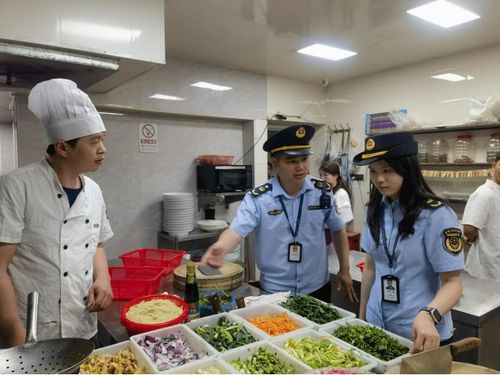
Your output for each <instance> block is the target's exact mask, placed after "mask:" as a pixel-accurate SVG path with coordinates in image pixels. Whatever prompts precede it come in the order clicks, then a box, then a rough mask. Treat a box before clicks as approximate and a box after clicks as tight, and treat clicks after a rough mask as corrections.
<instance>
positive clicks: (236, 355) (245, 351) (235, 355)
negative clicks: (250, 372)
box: [219, 341, 308, 374]
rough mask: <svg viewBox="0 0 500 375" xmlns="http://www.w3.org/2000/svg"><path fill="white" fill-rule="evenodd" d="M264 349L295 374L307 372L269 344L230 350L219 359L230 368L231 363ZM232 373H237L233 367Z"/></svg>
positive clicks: (305, 367)
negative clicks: (290, 368) (274, 355)
mask: <svg viewBox="0 0 500 375" xmlns="http://www.w3.org/2000/svg"><path fill="white" fill-rule="evenodd" d="M262 347H263V348H266V349H267V350H268V351H269V352H271V353H273V354H276V355H277V356H278V358H279V359H280V361H281V362H282V363H283V364H284V365H285V366H290V367H292V368H293V372H294V373H295V374H305V373H306V372H307V371H308V367H307V366H305V365H304V364H303V363H302V362H300V361H298V360H296V359H295V358H293V357H292V356H291V355H289V354H287V353H285V352H284V351H283V350H281V349H279V348H277V347H276V346H274V345H271V344H270V343H269V342H266V341H261V342H257V343H254V344H250V345H245V346H242V347H241V348H238V349H235V350H231V352H226V353H223V354H221V355H220V356H219V358H221V359H223V360H224V361H225V362H226V363H228V365H229V366H231V364H230V363H231V361H233V360H241V361H245V360H246V359H247V358H248V357H250V356H251V355H252V354H254V353H255V352H256V351H257V350H258V349H259V348H262ZM231 369H232V371H231V372H232V373H239V372H238V370H236V369H235V368H234V367H233V366H231Z"/></svg>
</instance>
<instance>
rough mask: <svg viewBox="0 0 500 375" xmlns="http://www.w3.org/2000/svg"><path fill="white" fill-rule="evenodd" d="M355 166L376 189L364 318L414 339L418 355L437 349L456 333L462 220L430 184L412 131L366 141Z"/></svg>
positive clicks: (367, 240)
mask: <svg viewBox="0 0 500 375" xmlns="http://www.w3.org/2000/svg"><path fill="white" fill-rule="evenodd" d="M353 164H354V165H368V169H369V171H370V181H371V183H372V184H373V186H372V188H371V191H370V200H369V202H368V208H367V213H366V219H365V226H364V229H363V234H362V236H361V248H362V249H363V250H364V251H365V252H366V253H367V254H366V258H365V269H364V271H363V278H362V281H361V301H360V309H359V317H360V318H361V319H366V320H367V321H368V322H370V323H372V324H375V325H377V326H379V327H381V328H384V329H386V330H388V331H391V332H394V333H396V334H398V335H400V336H403V337H406V338H407V339H410V340H411V339H413V352H420V351H424V350H429V349H434V348H437V347H439V345H440V344H441V345H442V344H444V343H446V342H447V341H448V342H449V341H450V340H451V338H452V336H453V321H452V317H451V313H450V310H451V308H452V307H453V306H455V304H456V303H457V302H458V301H459V300H460V297H461V295H462V284H461V276H460V273H461V271H462V269H463V268H464V257H463V252H462V231H461V230H460V225H459V223H458V220H457V216H456V214H455V212H454V211H453V210H452V209H451V208H450V207H449V206H447V205H446V204H444V203H443V201H442V200H441V199H440V198H438V197H437V196H436V195H435V194H434V193H433V192H432V190H431V189H430V187H429V185H427V183H426V182H425V179H424V177H423V176H422V171H421V169H420V165H419V163H418V160H417V142H415V140H414V139H413V135H412V134H411V133H410V132H399V133H389V134H380V135H375V136H373V137H368V138H366V140H365V151H363V152H361V153H360V154H358V155H356V156H355V157H354V161H353Z"/></svg>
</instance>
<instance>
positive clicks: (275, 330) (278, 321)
mask: <svg viewBox="0 0 500 375" xmlns="http://www.w3.org/2000/svg"><path fill="white" fill-rule="evenodd" d="M248 321H249V322H250V323H252V324H253V325H254V326H256V327H258V328H260V329H261V330H263V331H264V332H266V333H268V334H269V335H271V336H278V335H282V334H284V333H287V332H290V331H293V330H295V329H297V328H300V326H299V325H298V324H297V323H295V322H294V321H293V320H292V319H290V317H289V316H288V314H287V313H286V312H284V313H281V314H277V315H274V316H271V315H260V316H256V317H253V318H250V319H248Z"/></svg>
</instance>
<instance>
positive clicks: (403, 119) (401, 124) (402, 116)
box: [389, 109, 419, 131]
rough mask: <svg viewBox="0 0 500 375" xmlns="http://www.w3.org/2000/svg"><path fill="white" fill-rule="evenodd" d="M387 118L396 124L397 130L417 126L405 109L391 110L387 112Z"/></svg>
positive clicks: (415, 127) (416, 127) (410, 128)
mask: <svg viewBox="0 0 500 375" xmlns="http://www.w3.org/2000/svg"><path fill="white" fill-rule="evenodd" d="M389 118H390V119H391V121H392V122H393V123H395V124H396V126H397V128H398V129H395V131H398V130H414V129H418V128H419V126H418V124H417V123H416V122H415V120H413V119H412V118H411V117H410V116H409V115H408V111H407V110H406V109H400V110H399V111H398V110H392V111H391V112H389Z"/></svg>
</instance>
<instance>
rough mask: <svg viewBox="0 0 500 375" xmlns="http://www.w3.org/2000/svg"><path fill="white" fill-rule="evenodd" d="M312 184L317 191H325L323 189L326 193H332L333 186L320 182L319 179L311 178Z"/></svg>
mask: <svg viewBox="0 0 500 375" xmlns="http://www.w3.org/2000/svg"><path fill="white" fill-rule="evenodd" d="M311 182H312V183H313V185H314V187H315V188H316V189H320V190H323V188H325V190H326V191H332V185H331V184H330V183H328V182H326V181H323V180H319V179H317V178H311Z"/></svg>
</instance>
